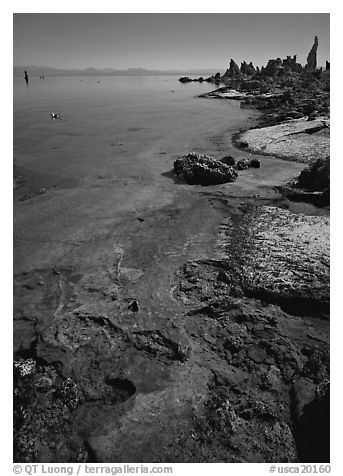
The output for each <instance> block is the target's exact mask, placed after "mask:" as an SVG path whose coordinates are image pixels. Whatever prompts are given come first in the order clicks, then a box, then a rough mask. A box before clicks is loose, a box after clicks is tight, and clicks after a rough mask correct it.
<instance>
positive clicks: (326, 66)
mask: <svg viewBox="0 0 343 476" xmlns="http://www.w3.org/2000/svg"><path fill="white" fill-rule="evenodd" d="M325 70H326V71H330V61H326V62H325Z"/></svg>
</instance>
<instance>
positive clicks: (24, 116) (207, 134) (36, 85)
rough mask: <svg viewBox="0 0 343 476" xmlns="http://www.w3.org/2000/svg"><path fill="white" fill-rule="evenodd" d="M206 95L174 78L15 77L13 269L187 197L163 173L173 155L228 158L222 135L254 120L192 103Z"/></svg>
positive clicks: (235, 104)
mask: <svg viewBox="0 0 343 476" xmlns="http://www.w3.org/2000/svg"><path fill="white" fill-rule="evenodd" d="M98 81H99V82H98ZM212 89H214V88H213V85H211V84H208V83H204V84H200V83H190V84H186V85H183V84H181V83H180V82H179V81H178V77H177V76H158V77H147V76H143V77H109V76H107V77H98V78H97V77H83V78H81V77H57V76H56V77H46V78H45V79H39V78H32V79H31V80H30V83H29V86H28V87H27V86H26V84H25V81H24V79H23V78H15V80H14V163H15V165H16V166H17V167H16V172H15V174H16V177H17V178H16V184H17V186H16V189H15V193H14V268H15V272H16V273H19V272H27V271H28V270H32V269H36V268H41V269H43V268H46V267H53V266H55V265H56V264H57V263H59V262H60V260H61V259H62V258H63V257H64V256H65V255H66V253H67V254H68V253H69V252H70V250H72V249H74V247H75V246H76V245H75V243H78V242H86V241H87V242H88V241H89V240H92V239H94V240H95V239H96V238H95V237H98V236H99V233H100V231H99V230H100V229H102V230H105V229H108V227H110V228H111V227H113V226H114V225H113V224H114V223H122V220H124V221H125V220H126V218H125V217H128V216H131V215H132V216H135V215H136V214H140V213H144V211H145V210H158V209H160V208H161V207H163V206H165V205H167V204H172V203H174V201H175V200H177V199H178V198H177V197H179V196H180V193H181V194H182V193H186V194H187V193H193V189H190V188H189V186H187V185H180V184H176V183H175V181H174V176H173V173H171V170H172V168H173V162H174V160H175V159H176V158H177V157H179V156H180V155H182V154H186V153H188V152H189V151H192V150H195V151H198V152H200V153H208V154H212V155H214V156H216V157H218V156H219V157H220V156H223V155H226V154H228V153H232V154H233V155H235V156H237V150H234V149H233V146H232V144H231V141H230V137H231V133H232V131H233V130H235V129H238V128H239V127H242V126H245V125H246V122H247V118H248V117H249V116H253V115H254V114H256V113H255V112H254V111H248V110H244V109H240V105H239V101H220V100H215V99H205V98H199V97H198V95H199V94H201V93H204V92H207V91H210V90H212ZM173 91H174V92H173ZM51 112H61V114H62V120H61V121H59V120H54V121H52V120H51V116H50V114H51ZM18 184H19V185H18ZM41 188H44V190H45V193H43V194H39V195H36V192H37V191H39V190H41ZM199 192H200V191H199ZM32 194H33V198H30V197H31V196H32ZM27 197H29V199H26V198H27ZM130 214H131V215H130ZM118 226H119V225H118ZM102 233H105V232H104V231H102ZM69 247H70V249H69Z"/></svg>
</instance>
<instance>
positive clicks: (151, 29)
mask: <svg viewBox="0 0 343 476" xmlns="http://www.w3.org/2000/svg"><path fill="white" fill-rule="evenodd" d="M329 23H330V18H329V14H324V13H268V14H265V13H221V14H216V13H206V14H196V13H190V14H185V13H182V14H173V13H164V14H157V13H156V14H134V13H131V14H125V13H122V14H119V13H113V14H108V13H106V14H100V13H99V14H94V13H91V14H60V13H55V14H45V13H42V14H33V13H29V14H21V13H16V14H14V29H13V34H14V43H13V45H14V65H15V66H21V65H35V66H53V67H57V68H87V67H89V66H93V67H95V68H104V67H110V68H115V69H126V68H131V67H143V68H148V69H173V68H176V69H190V68H198V69H201V68H204V69H209V68H214V69H218V68H219V69H220V70H224V69H225V68H226V67H227V65H228V63H229V61H230V58H233V59H234V60H235V61H236V62H237V63H240V62H241V61H243V60H246V61H247V62H250V61H253V63H254V64H256V65H259V66H261V65H264V64H266V62H267V60H268V59H269V58H276V57H278V56H279V57H281V58H284V57H286V56H287V55H293V54H297V55H298V61H299V62H301V63H302V64H304V63H305V62H306V57H307V54H308V52H309V50H310V48H311V46H312V44H313V39H314V36H315V35H317V36H318V37H319V48H318V64H319V65H325V60H327V59H328V60H329V36H330V31H329V29H330V26H329Z"/></svg>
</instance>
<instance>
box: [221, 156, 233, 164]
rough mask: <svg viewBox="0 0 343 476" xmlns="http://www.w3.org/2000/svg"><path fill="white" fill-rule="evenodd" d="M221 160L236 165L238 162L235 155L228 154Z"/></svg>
mask: <svg viewBox="0 0 343 476" xmlns="http://www.w3.org/2000/svg"><path fill="white" fill-rule="evenodd" d="M219 160H220V162H223V164H226V165H231V166H233V165H235V163H236V160H235V159H234V157H232V155H226V156H225V157H223V158H222V159H219Z"/></svg>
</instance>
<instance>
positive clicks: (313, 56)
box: [305, 36, 318, 71]
mask: <svg viewBox="0 0 343 476" xmlns="http://www.w3.org/2000/svg"><path fill="white" fill-rule="evenodd" d="M317 49H318V37H317V36H315V37H314V43H313V46H312V48H311V51H310V52H309V54H308V56H307V63H306V66H305V68H306V70H307V71H314V70H315V69H316V68H317Z"/></svg>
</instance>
